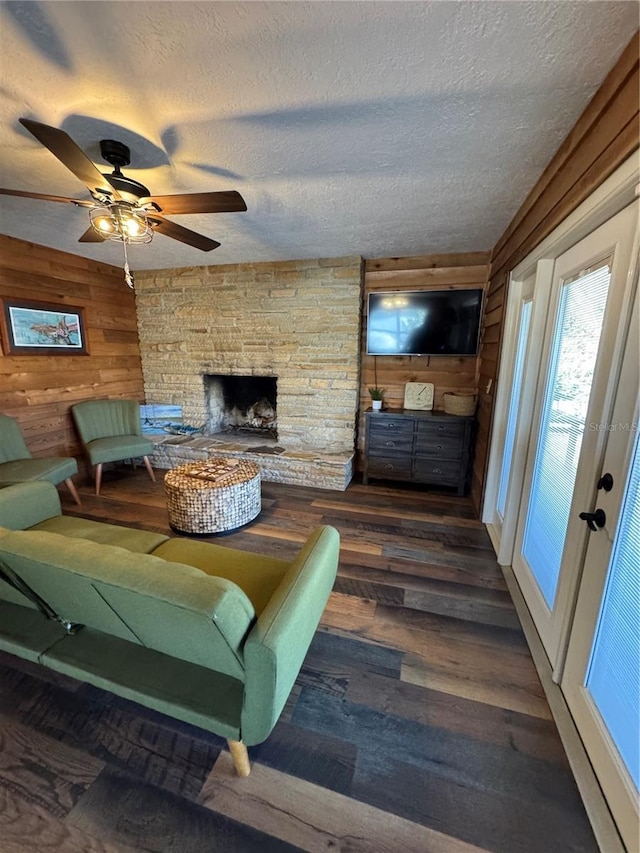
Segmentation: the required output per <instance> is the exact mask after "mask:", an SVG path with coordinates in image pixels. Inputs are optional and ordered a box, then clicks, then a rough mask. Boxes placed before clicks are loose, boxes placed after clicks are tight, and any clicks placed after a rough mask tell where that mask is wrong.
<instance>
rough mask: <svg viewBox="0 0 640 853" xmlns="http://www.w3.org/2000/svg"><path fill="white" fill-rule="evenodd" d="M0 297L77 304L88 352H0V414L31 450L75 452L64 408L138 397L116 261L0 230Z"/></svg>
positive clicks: (133, 345) (128, 301)
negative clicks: (96, 258)
mask: <svg viewBox="0 0 640 853" xmlns="http://www.w3.org/2000/svg"><path fill="white" fill-rule="evenodd" d="M0 297H2V298H5V297H12V298H20V299H31V300H38V301H42V302H51V303H60V304H62V305H73V306H78V307H82V308H84V314H85V323H86V336H87V342H88V349H89V354H88V355H84V356H83V355H43V356H40V355H20V356H11V355H7V354H6V351H5V350H4V349H3V350H2V353H1V354H0V412H2V413H3V414H7V415H11V417H14V418H17V420H18V422H19V423H20V426H21V428H22V432H23V435H24V437H25V441H26V443H27V446H28V447H29V449H30V450H31V452H32V453H33V455H34V456H55V455H63V456H76V457H77V458H78V462H79V465H80V468H81V471H82V472H86V466H85V465H84V458H83V454H82V449H81V446H80V444H79V442H78V438H77V435H76V433H75V430H74V427H73V423H72V420H71V415H70V407H71V405H72V404H73V403H76V402H79V401H80V400H87V399H92V398H105V397H111V398H118V397H120V398H129V399H136V400H141V401H142V400H143V399H144V393H143V383H142V368H141V365H140V348H139V344H138V332H137V325H136V313H135V299H134V295H133V292H132V291H131V290H129V288H128V287H127V286H126V285H125V283H124V280H123V273H122V270H121V269H120V268H119V267H114V266H111V265H109V264H103V263H99V262H97V261H92V260H89V259H87V258H81V257H79V256H77V255H71V254H67V253H66V252H59V251H57V250H55V249H50V248H47V247H45V246H39V245H37V244H34V243H28V242H25V241H23V240H17V239H15V238H12V237H6V236H0Z"/></svg>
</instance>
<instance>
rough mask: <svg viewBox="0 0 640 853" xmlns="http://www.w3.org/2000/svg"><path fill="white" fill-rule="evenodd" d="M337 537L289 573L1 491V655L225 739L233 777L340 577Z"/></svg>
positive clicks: (243, 770)
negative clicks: (63, 511) (21, 659)
mask: <svg viewBox="0 0 640 853" xmlns="http://www.w3.org/2000/svg"><path fill="white" fill-rule="evenodd" d="M338 551H339V536H338V532H337V531H336V530H335V529H334V528H332V527H328V526H322V527H318V528H317V529H316V530H315V531H314V532H313V533H312V534H311V536H310V537H309V538H308V540H307V541H306V542H305V543H304V545H303V546H302V547H301V549H300V551H299V553H298V555H297V556H296V557H295V559H293V560H292V561H290V562H288V561H285V560H280V559H276V558H273V557H264V556H259V555H256V554H252V553H247V552H244V551H238V550H234V549H232V548H226V547H223V546H220V545H217V544H213V543H210V542H204V541H202V540H193V539H186V538H169V537H167V536H164V535H163V534H158V533H150V532H146V531H141V530H133V529H130V528H127V527H120V526H116V525H111V524H104V523H101V522H95V521H89V520H86V519H80V518H74V517H71V516H63V515H62V514H61V510H60V501H59V498H58V493H57V490H56V489H55V487H54V486H53V485H52V484H51V483H48V482H30V483H19V484H16V485H12V486H8V487H6V488H4V489H0V648H2V649H4V650H5V651H8V652H10V653H12V654H15V655H19V656H21V657H24V658H27V659H30V660H34V661H37V662H39V663H41V664H43V665H44V666H47V667H50V668H51V669H54V670H57V671H58V672H62V673H66V674H68V675H71V676H74V677H75V678H78V679H81V680H82V681H86V682H88V683H90V684H94V685H96V686H98V687H102V688H104V689H106V690H109V691H112V692H113V693H116V694H118V695H120V696H124V697H126V698H128V699H132V700H134V701H136V702H139V703H141V704H142V705H146V706H148V707H150V708H154V709H156V710H158V711H161V712H163V713H165V714H169V715H171V716H174V717H176V718H178V719H180V720H185V721H186V722H189V723H192V724H194V725H196V726H200V727H202V728H204V729H207V730H209V731H212V732H215V733H216V734H218V735H221V736H222V737H224V738H226V739H227V741H228V742H229V747H230V749H231V752H232V755H233V758H234V762H235V766H236V770H237V772H238V773H239V774H240V775H247V774H248V772H249V761H248V754H247V750H246V747H247V746H251V745H254V744H258V743H261V742H262V741H263V740H265V739H266V738H267V737H268V736H269V734H270V732H271V730H272V729H273V727H274V725H275V724H276V722H277V720H278V717H279V715H280V713H281V711H282V709H283V707H284V704H285V702H286V700H287V698H288V696H289V693H290V691H291V688H292V686H293V684H294V682H295V679H296V677H297V675H298V673H299V671H300V667H301V666H302V662H303V660H304V657H305V655H306V652H307V650H308V648H309V645H310V643H311V639H312V637H313V635H314V633H315V631H316V629H317V626H318V622H319V620H320V617H321V615H322V612H323V610H324V607H325V605H326V602H327V599H328V597H329V593H330V592H331V589H332V587H333V582H334V579H335V576H336V570H337V564H338Z"/></svg>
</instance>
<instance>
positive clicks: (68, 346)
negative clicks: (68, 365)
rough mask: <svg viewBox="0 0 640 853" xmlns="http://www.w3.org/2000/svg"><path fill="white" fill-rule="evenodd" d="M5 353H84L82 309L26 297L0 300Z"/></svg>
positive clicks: (0, 328) (85, 344)
mask: <svg viewBox="0 0 640 853" xmlns="http://www.w3.org/2000/svg"><path fill="white" fill-rule="evenodd" d="M1 301H2V312H1V313H0V331H1V332H2V342H3V349H4V352H5V354H6V355H88V354H89V351H88V349H87V336H86V328H85V322H84V309H83V308H79V307H76V306H73V305H65V304H62V303H58V304H57V303H53V302H36V301H33V300H30V299H13V298H9V297H5V298H3V299H2V300H1Z"/></svg>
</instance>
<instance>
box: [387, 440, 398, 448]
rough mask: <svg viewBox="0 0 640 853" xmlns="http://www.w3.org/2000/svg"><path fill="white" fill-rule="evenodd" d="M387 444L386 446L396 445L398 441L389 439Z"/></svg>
mask: <svg viewBox="0 0 640 853" xmlns="http://www.w3.org/2000/svg"><path fill="white" fill-rule="evenodd" d="M385 446H386V447H395V446H396V443H395V441H387V443H386V445H385Z"/></svg>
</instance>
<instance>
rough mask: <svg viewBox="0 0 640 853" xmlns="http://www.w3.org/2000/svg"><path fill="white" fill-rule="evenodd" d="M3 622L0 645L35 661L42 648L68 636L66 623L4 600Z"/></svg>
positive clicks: (0, 606) (1, 606) (0, 615)
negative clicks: (60, 622) (65, 629)
mask: <svg viewBox="0 0 640 853" xmlns="http://www.w3.org/2000/svg"><path fill="white" fill-rule="evenodd" d="M0 625H2V632H0V649H3V650H4V651H5V652H10V653H11V654H13V655H19V656H20V657H22V658H26V659H27V660H32V661H38V660H39V659H40V655H41V653H42V652H44V651H46V650H47V649H48V648H50V647H51V646H52V645H53V644H54V643H55V642H56V641H58V640H61V639H62V637H64V636H65V631H64V628H63V627H62V625H59V624H58V623H57V622H52V621H51V620H50V619H46V618H45V617H44V616H43V615H42V613H40V611H38V610H33V609H31V610H27V609H25V608H24V607H21V606H19V605H18V604H14V603H12V602H7V601H0Z"/></svg>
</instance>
